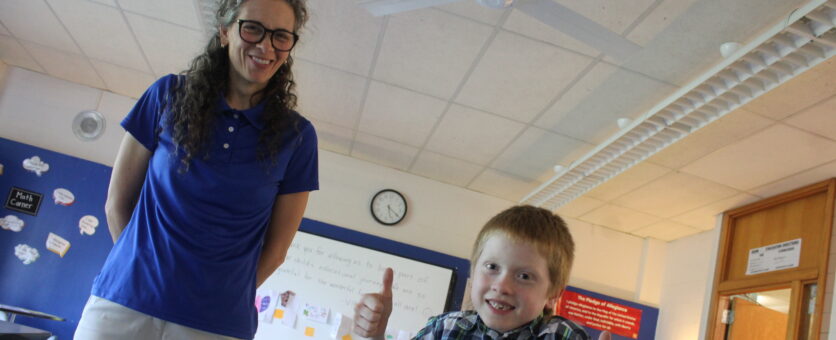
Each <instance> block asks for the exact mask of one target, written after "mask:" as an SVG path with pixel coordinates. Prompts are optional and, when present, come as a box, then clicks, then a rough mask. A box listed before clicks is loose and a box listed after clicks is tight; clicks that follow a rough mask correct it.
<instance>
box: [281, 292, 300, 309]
mask: <svg viewBox="0 0 836 340" xmlns="http://www.w3.org/2000/svg"><path fill="white" fill-rule="evenodd" d="M295 296H296V293H294V292H293V291H292V290H286V291H284V293H281V294H279V304H280V305H281V306H282V307H284V308H289V307H291V306H293V298H294V297H295Z"/></svg>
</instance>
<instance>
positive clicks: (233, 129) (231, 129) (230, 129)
mask: <svg viewBox="0 0 836 340" xmlns="http://www.w3.org/2000/svg"><path fill="white" fill-rule="evenodd" d="M227 130H229V132H232V131H235V128H234V127H232V126H230V127H229V129H227Z"/></svg>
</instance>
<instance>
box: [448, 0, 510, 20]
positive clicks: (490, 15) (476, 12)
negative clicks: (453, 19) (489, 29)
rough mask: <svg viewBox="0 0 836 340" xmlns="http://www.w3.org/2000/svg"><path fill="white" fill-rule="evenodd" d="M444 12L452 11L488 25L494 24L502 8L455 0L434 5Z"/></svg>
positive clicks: (501, 12)
mask: <svg viewBox="0 0 836 340" xmlns="http://www.w3.org/2000/svg"><path fill="white" fill-rule="evenodd" d="M436 8H438V9H441V10H443V11H445V12H449V13H454V14H457V15H461V16H463V17H467V18H470V19H473V20H476V21H479V22H481V23H485V24H488V25H491V26H493V25H496V24H497V23H498V22H499V19H500V18H502V14H503V12H504V10H501V9H494V8H490V7H488V6H482V5H479V4H478V3H477V2H476V1H469V0H463V1H456V2H453V3H450V4H445V5H441V6H438V7H436Z"/></svg>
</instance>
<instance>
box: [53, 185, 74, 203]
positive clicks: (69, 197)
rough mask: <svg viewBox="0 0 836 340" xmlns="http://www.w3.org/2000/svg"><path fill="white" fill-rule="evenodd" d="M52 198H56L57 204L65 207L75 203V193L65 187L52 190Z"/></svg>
mask: <svg viewBox="0 0 836 340" xmlns="http://www.w3.org/2000/svg"><path fill="white" fill-rule="evenodd" d="M52 199H53V200H55V204H58V205H63V206H65V207H69V206H71V205H72V204H73V203H75V195H73V193H72V192H70V191H69V190H67V189H64V188H58V189H55V190H54V191H52Z"/></svg>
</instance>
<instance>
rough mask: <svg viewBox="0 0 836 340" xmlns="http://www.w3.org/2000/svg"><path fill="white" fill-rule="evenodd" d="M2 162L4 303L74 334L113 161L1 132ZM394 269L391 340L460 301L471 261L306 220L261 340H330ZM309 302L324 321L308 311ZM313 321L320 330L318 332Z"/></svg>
mask: <svg viewBox="0 0 836 340" xmlns="http://www.w3.org/2000/svg"><path fill="white" fill-rule="evenodd" d="M0 168H1V169H2V170H0V199H2V201H1V202H0V203H2V205H0V226H2V228H0V304H6V305H12V306H17V307H22V308H27V309H31V310H36V311H40V312H44V313H49V314H53V315H57V316H60V317H63V318H65V319H66V321H63V322H61V321H52V320H45V319H36V318H31V317H25V316H19V317H17V319H16V320H15V322H16V323H20V324H23V325H27V326H31V327H35V328H39V329H43V330H46V331H49V332H52V333H53V334H55V335H57V337H58V338H59V339H72V337H73V333H74V332H75V328H76V326H77V324H78V320H79V318H80V317H81V311H82V309H83V307H84V304H85V303H86V301H87V298H88V297H89V295H90V288H91V287H92V284H93V279H94V278H95V277H96V275H98V273H99V271H100V270H101V268H102V265H103V264H104V261H105V259H106V258H107V255H108V253H109V252H110V249H111V248H112V246H113V242H112V240H111V237H110V234H109V232H108V228H107V221H106V219H105V215H104V203H105V199H106V197H107V186H108V183H109V181H110V173H111V168H109V167H107V166H104V165H101V164H97V163H93V162H90V161H86V160H82V159H78V158H75V157H71V156H67V155H63V154H60V153H56V152H52V151H49V150H44V149H41V148H37V147H34V146H31V145H26V144H22V143H18V142H14V141H11V140H7V139H3V138H0ZM10 198H11V199H10ZM7 203H8V207H7ZM10 216H11V217H10ZM53 235H54V236H53ZM21 245H23V246H21ZM24 246H25V247H24ZM50 249H52V250H50ZM386 267H392V268H393V269H394V270H395V277H394V287H393V294H394V302H395V306H394V312H393V313H392V318H391V319H390V323H389V325H390V328H391V330H390V331H392V332H394V334H393V339H394V338H396V337H397V332H398V331H399V330H404V331H408V332H415V331H417V330H418V329H420V328H421V326H423V325H424V324H425V323H426V321H427V318H428V317H429V316H430V315H436V314H440V313H442V312H444V311H448V310H458V309H460V308H461V302H462V299H463V296H464V290H465V284H466V281H467V278H468V276H469V262H468V261H467V260H465V259H462V258H456V257H452V256H448V255H445V254H441V253H438V252H433V251H430V250H427V249H423V248H418V247H414V246H410V245H407V244H403V243H399V242H394V241H391V240H388V239H384V238H380V237H376V236H372V235H368V234H364V233H360V232H357V231H353V230H349V229H345V228H341V227H338V226H334V225H330V224H327V223H322V222H318V221H314V220H310V219H304V220H303V221H302V225H301V226H300V231H299V233H298V234H297V236H296V238H295V239H294V242H293V244H292V247H291V249H290V251H289V256H288V258H287V259H286V261H285V263H284V264H283V265H282V266H281V268H280V269H279V270H277V271H276V273H274V274H273V275H272V276H271V277H270V278H269V279H268V280H267V281H266V282H265V284H264V285H262V288H263V290H262V291H270V290H272V291H274V292H275V294H276V298H272V300H273V305H272V306H271V305H270V303H268V304H267V305H268V306H266V307H264V308H262V309H269V311H266V312H264V313H262V315H261V316H263V315H264V314H266V313H268V312H269V313H271V318H269V319H268V320H269V321H260V322H259V330H258V333H257V335H256V338H257V339H330V338H331V337H330V336H329V335H330V334H329V333H330V329H331V328H332V326H333V325H334V324H336V323H337V322H336V320H337V318H336V316H338V314H339V315H345V316H347V317H349V318H350V317H353V306H354V303H355V302H356V301H357V300H358V299H359V297H360V296H361V295H362V294H363V293H365V292H376V291H379V290H380V285H381V282H380V281H381V279H382V276H383V268H386ZM279 290H282V291H281V292H284V291H287V290H292V291H293V292H294V294H295V298H294V300H295V302H297V303H298V304H300V308H299V309H297V310H296V312H297V313H300V314H299V315H300V317H299V318H298V319H297V320H296V323H295V324H294V325H293V326H294V327H288V326H287V325H284V324H282V323H281V321H282V319H276V318H275V316H276V309H275V307H276V306H279V307H281V306H280V305H279V304H277V303H275V302H276V300H277V298H278V294H279V293H281V292H279ZM260 298H261V299H260V300H261V301H260V302H263V301H264V300H270V299H264V298H263V296H260ZM305 303H307V304H308V306H310V308H309V309H308V310H309V311H319V312H322V311H326V312H327V313H326V314H325V318H324V319H316V318H308V317H306V316H304V315H303V314H301V313H303V312H304V309H305ZM256 307H257V308H261V307H262V306H261V305H258V306H256ZM285 315H288V316H289V315H291V312H290V311H288V312H287V313H285ZM262 320H264V319H263V318H262ZM308 328H312V329H314V330H315V331H316V333H315V334H312V335H313V336H311V337H308V336H305V334H304V332H305V330H307V329H308ZM340 339H343V337H340Z"/></svg>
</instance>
